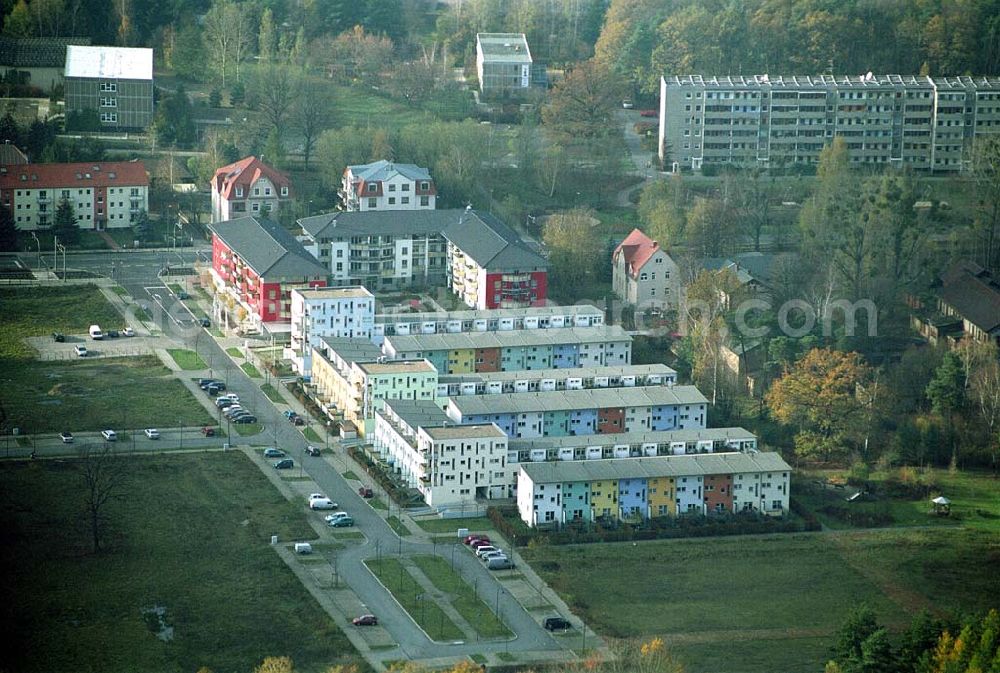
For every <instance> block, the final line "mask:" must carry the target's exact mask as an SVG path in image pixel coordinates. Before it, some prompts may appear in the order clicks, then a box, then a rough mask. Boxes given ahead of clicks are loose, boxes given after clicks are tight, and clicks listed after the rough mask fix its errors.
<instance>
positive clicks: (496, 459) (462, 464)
mask: <svg viewBox="0 0 1000 673" xmlns="http://www.w3.org/2000/svg"><path fill="white" fill-rule="evenodd" d="M374 446H375V449H376V450H377V451H378V452H379V454H380V456H381V457H382V459H383V460H385V461H386V462H387V463H389V465H391V466H392V468H393V470H394V471H395V472H396V473H397V474H399V475H400V476H401V477H402V478H403V479H405V480H406V483H407V485H409V486H410V487H411V488H415V489H417V490H418V491H420V492H421V493H422V494H423V496H424V500H425V501H426V502H427V504H428V505H430V506H431V507H436V508H439V509H441V508H448V507H456V506H459V507H461V506H467V505H472V504H473V503H474V501H475V500H476V499H477V498H480V499H482V498H486V499H492V498H506V497H509V495H510V493H511V488H510V487H511V484H510V481H511V480H510V479H509V478H508V476H507V465H506V462H507V435H505V434H504V433H503V432H501V431H500V429H499V428H498V427H497V426H496V425H494V424H492V423H484V424H480V425H455V424H454V423H452V422H451V421H450V419H449V418H448V416H447V415H445V413H444V412H443V411H441V409H440V408H439V407H438V406H437V404H435V403H434V402H430V401H422V402H419V401H417V402H414V401H406V400H399V401H395V400H391V401H386V402H385V403H384V405H383V407H382V409H381V410H380V411H377V412H375V432H374Z"/></svg>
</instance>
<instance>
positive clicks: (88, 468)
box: [77, 444, 126, 554]
mask: <svg viewBox="0 0 1000 673" xmlns="http://www.w3.org/2000/svg"><path fill="white" fill-rule="evenodd" d="M77 456H78V458H79V461H78V467H79V470H80V476H81V477H82V478H83V485H84V506H85V508H86V517H87V523H88V524H89V526H90V533H91V539H92V541H93V549H94V553H95V554H96V553H97V552H99V551H100V550H101V540H102V538H103V534H104V529H105V527H106V524H107V508H108V504H109V503H110V502H111V501H112V500H114V499H116V498H118V497H119V496H120V493H121V491H122V490H123V489H124V488H125V479H126V469H125V467H126V465H125V461H124V460H123V459H122V458H121V456H119V455H118V454H116V453H115V452H114V450H113V449H112V448H111V447H110V446H109V445H107V444H105V445H94V444H85V445H83V446H81V447H80V448H79V450H78V451H77Z"/></svg>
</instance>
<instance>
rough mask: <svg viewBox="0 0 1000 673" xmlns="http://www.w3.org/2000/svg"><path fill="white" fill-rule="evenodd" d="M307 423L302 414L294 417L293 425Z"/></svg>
mask: <svg viewBox="0 0 1000 673" xmlns="http://www.w3.org/2000/svg"><path fill="white" fill-rule="evenodd" d="M305 424H306V419H304V418H302V417H301V416H296V417H295V418H293V419H292V425H305Z"/></svg>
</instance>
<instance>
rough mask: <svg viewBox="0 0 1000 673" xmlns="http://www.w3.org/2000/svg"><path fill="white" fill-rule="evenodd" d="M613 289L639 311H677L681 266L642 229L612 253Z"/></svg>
mask: <svg viewBox="0 0 1000 673" xmlns="http://www.w3.org/2000/svg"><path fill="white" fill-rule="evenodd" d="M611 286H612V287H613V288H614V291H615V294H616V295H618V297H619V298H620V299H621V300H622V301H624V302H626V303H628V304H631V305H632V306H636V307H639V308H643V307H654V306H656V307H662V308H677V306H678V304H679V302H680V293H681V280H680V271H679V269H678V267H677V263H676V262H674V260H673V259H672V258H671V257H670V255H668V254H667V251H666V250H664V249H663V248H661V247H660V244H659V243H658V242H656V241H654V240H653V239H651V238H650V237H649V236H646V234H644V233H642V231H640V230H639V229H633V230H632V233H630V234H629V235H628V236H626V237H625V239H624V240H623V241H622V242H621V243H619V244H618V247H616V248H615V251H614V252H613V253H612V254H611Z"/></svg>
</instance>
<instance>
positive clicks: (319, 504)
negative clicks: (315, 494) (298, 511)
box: [309, 497, 337, 509]
mask: <svg viewBox="0 0 1000 673" xmlns="http://www.w3.org/2000/svg"><path fill="white" fill-rule="evenodd" d="M309 509H337V503H335V502H334V501H333V500H330V499H329V498H326V497H323V498H309Z"/></svg>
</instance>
